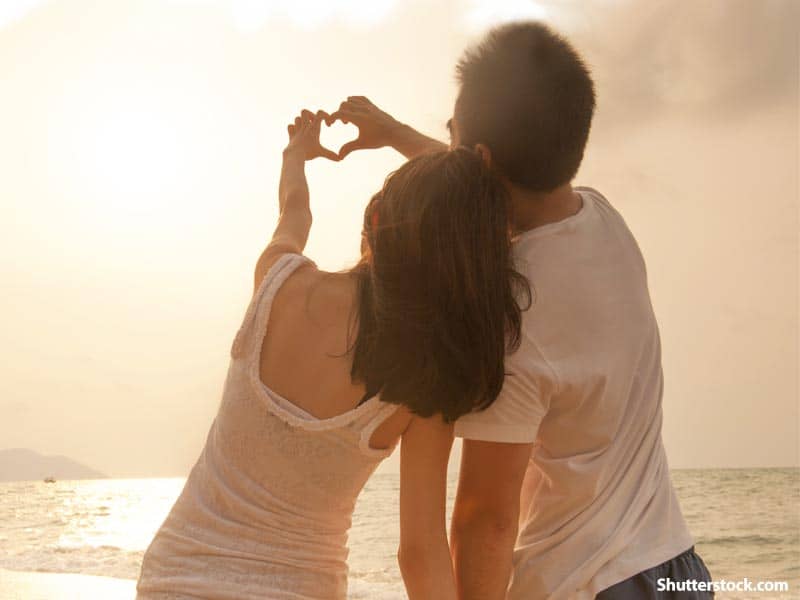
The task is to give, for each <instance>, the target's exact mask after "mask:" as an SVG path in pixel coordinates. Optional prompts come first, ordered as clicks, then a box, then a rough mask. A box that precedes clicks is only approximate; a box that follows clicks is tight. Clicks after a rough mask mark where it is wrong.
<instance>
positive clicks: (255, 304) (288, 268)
mask: <svg viewBox="0 0 800 600" xmlns="http://www.w3.org/2000/svg"><path fill="white" fill-rule="evenodd" d="M304 264H312V265H313V264H315V263H314V261H312V260H311V259H310V258H308V257H307V256H303V255H302V254H294V253H287V254H282V255H281V256H279V257H278V259H277V260H276V261H275V262H274V263H273V264H272V266H271V267H270V269H269V271H267V274H266V275H265V276H264V278H263V279H262V280H261V283H260V284H259V285H258V288H257V289H256V291H255V293H254V294H253V297H252V298H251V300H250V304H249V305H248V307H247V312H245V315H244V319H243V321H242V324H241V326H240V327H239V330H238V331H237V332H236V336H235V337H234V339H233V343H232V344H231V350H230V354H231V357H232V358H234V359H238V358H242V357H243V356H247V355H250V354H251V353H252V352H253V351H254V350H255V348H253V343H254V342H255V339H256V337H257V336H256V335H254V332H256V331H258V328H259V326H260V325H261V321H262V320H263V318H264V315H268V314H269V309H270V305H271V304H272V299H273V298H274V297H275V294H276V293H277V292H278V289H280V287H281V285H282V284H283V282H284V281H286V279H287V278H288V277H289V276H290V275H291V274H292V273H294V272H295V270H296V269H297V268H298V267H300V266H301V265H304Z"/></svg>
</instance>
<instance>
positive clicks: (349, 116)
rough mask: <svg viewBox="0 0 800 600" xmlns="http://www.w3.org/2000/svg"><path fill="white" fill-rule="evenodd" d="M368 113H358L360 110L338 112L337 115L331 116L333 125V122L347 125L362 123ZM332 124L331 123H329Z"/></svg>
mask: <svg viewBox="0 0 800 600" xmlns="http://www.w3.org/2000/svg"><path fill="white" fill-rule="evenodd" d="M366 114H367V113H366V112H362V111H358V110H351V109H345V110H337V111H336V112H335V113H333V114H332V115H331V123H332V122H333V121H337V120H338V121H341V122H342V123H344V124H345V125H347V124H348V123H350V122H354V123H355V122H357V121H360V120H361V119H362V118H363V117H364V116H366ZM329 124H330V123H329Z"/></svg>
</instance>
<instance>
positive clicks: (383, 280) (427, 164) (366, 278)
mask: <svg viewBox="0 0 800 600" xmlns="http://www.w3.org/2000/svg"><path fill="white" fill-rule="evenodd" d="M509 235H510V234H509V199H508V196H507V193H506V191H505V189H504V187H503V186H502V184H501V183H500V181H499V180H498V179H497V178H496V176H495V175H494V174H493V173H492V172H491V170H490V169H489V168H488V167H487V166H486V165H485V164H484V163H483V161H482V160H481V158H480V156H479V155H478V154H477V153H475V152H474V151H472V150H469V149H466V148H457V149H455V150H451V151H445V152H437V153H432V154H427V155H423V156H420V157H417V158H415V159H413V160H411V161H409V162H408V163H406V164H405V165H403V166H402V167H401V168H400V169H398V170H397V171H395V172H394V173H392V174H391V175H390V176H389V177H388V178H387V180H386V182H385V184H384V186H383V189H382V190H381V191H380V192H378V193H377V194H376V195H375V196H374V197H373V198H372V201H371V202H370V203H369V205H368V207H367V210H366V211H365V215H364V241H363V244H362V249H363V257H362V260H361V262H360V263H359V265H358V267H357V268H356V271H357V273H358V275H359V298H358V337H357V339H356V341H355V346H354V361H353V378H354V379H355V380H357V381H362V382H364V383H365V384H366V386H367V389H368V391H370V392H377V391H378V390H380V392H381V397H382V398H383V399H384V400H385V401H387V402H394V403H398V404H404V405H406V406H408V407H409V408H410V409H411V410H412V411H413V412H414V413H416V414H419V415H421V416H430V415H432V414H436V413H441V414H442V415H443V417H444V418H445V419H446V420H448V421H450V420H454V419H456V418H458V417H459V416H461V415H462V414H465V413H467V412H470V411H471V410H474V409H480V408H485V407H486V406H488V405H489V404H491V402H492V401H493V400H494V399H495V398H496V396H497V394H498V393H499V392H500V388H501V387H502V383H503V378H504V370H503V359H504V357H505V354H506V350H507V349H508V348H509V347H514V346H515V345H516V344H517V343H518V341H519V329H520V320H521V315H520V307H519V305H518V303H517V299H518V298H519V297H520V296H521V295H522V296H524V295H528V299H529V293H530V292H529V290H528V288H527V282H526V281H525V279H524V278H523V277H522V276H521V275H519V274H517V273H516V272H515V271H514V269H513V267H512V261H511V252H510V240H509Z"/></svg>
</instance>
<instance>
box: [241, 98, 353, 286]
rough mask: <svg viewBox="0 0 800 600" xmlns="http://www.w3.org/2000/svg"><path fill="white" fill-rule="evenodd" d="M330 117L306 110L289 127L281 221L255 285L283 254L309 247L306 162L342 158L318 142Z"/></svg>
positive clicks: (262, 259)
mask: <svg viewBox="0 0 800 600" xmlns="http://www.w3.org/2000/svg"><path fill="white" fill-rule="evenodd" d="M327 117H328V115H327V114H326V113H325V112H323V111H319V112H318V113H316V114H314V113H312V112H311V111H308V110H304V111H302V113H301V114H300V116H299V117H297V118H296V119H295V120H294V123H292V124H290V125H289V127H288V130H289V144H288V145H287V146H286V148H285V149H284V151H283V167H282V168H281V177H280V184H279V186H278V207H279V209H280V214H279V216H278V225H277V226H276V227H275V231H274V232H273V234H272V239H271V240H270V242H269V244H267V247H266V248H265V249H264V251H263V252H262V253H261V256H260V257H259V259H258V262H257V263H256V269H255V285H254V289H258V286H259V284H260V283H261V280H262V279H263V278H264V275H266V274H267V271H269V268H270V267H271V266H272V264H273V263H274V262H275V260H276V259H277V258H278V257H279V256H280V255H281V254H285V253H287V252H296V253H298V254H300V253H302V252H303V249H304V248H305V247H306V241H308V232H309V230H310V229H311V208H310V206H309V195H308V182H307V181H306V174H305V163H306V161H308V160H312V159H314V158H317V157H319V156H322V157H324V158H327V159H330V160H334V161H338V160H339V157H338V156H337V155H336V154H335V153H334V152H331V151H330V150H327V149H326V148H323V147H322V146H321V145H320V142H319V130H320V125H321V124H322V121H323V120H325V118H327Z"/></svg>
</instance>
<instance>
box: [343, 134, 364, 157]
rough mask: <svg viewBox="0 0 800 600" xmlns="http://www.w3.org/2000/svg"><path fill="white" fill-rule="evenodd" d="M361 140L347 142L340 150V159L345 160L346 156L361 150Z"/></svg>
mask: <svg viewBox="0 0 800 600" xmlns="http://www.w3.org/2000/svg"><path fill="white" fill-rule="evenodd" d="M360 142H361V140H357V139H356V140H353V141H350V142H347V143H346V144H345V145H344V146H342V147H341V148H340V149H339V159H340V160H341V159H343V158H344V157H345V156H347V155H348V154H350V153H351V152H352V151H353V150H361V143H360Z"/></svg>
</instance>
